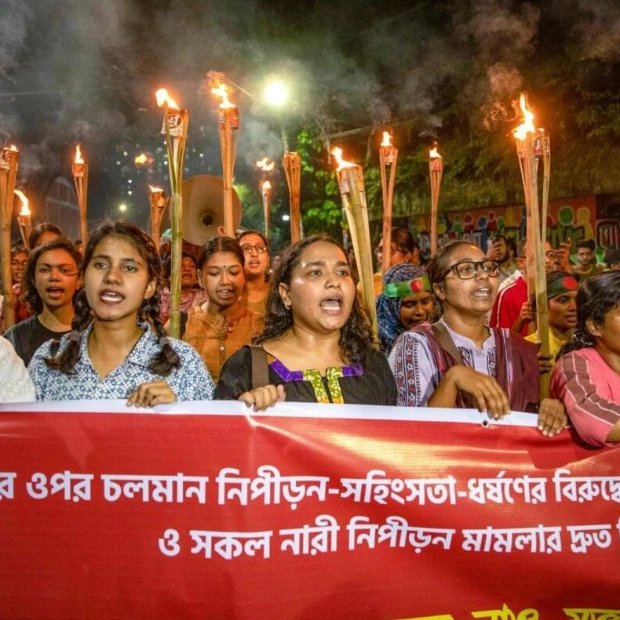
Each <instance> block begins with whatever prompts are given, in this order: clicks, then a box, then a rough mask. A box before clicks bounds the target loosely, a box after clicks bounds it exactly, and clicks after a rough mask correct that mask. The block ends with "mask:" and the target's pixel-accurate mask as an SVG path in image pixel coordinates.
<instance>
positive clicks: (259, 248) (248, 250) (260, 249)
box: [241, 243, 269, 254]
mask: <svg viewBox="0 0 620 620" xmlns="http://www.w3.org/2000/svg"><path fill="white" fill-rule="evenodd" d="M241 249H242V250H243V253H244V254H252V251H255V252H256V253H257V254H264V253H265V252H267V250H268V249H269V248H268V247H267V246H266V245H261V244H258V243H257V244H256V245H251V244H249V243H244V244H243V245H242V246H241Z"/></svg>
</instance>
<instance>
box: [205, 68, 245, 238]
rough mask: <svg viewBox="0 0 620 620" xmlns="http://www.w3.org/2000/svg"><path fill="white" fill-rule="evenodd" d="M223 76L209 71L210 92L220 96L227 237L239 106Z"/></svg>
mask: <svg viewBox="0 0 620 620" xmlns="http://www.w3.org/2000/svg"><path fill="white" fill-rule="evenodd" d="M223 79H224V76H223V74H221V73H217V72H215V71H211V72H209V80H210V82H211V83H213V84H215V83H217V84H218V86H214V87H213V88H211V93H212V94H214V95H216V96H218V97H220V98H221V100H222V101H221V103H220V109H219V123H218V126H219V131H220V150H221V153H222V181H223V185H224V232H225V234H226V236H228V237H233V238H234V237H235V224H234V220H233V191H234V190H233V171H234V168H235V157H236V154H237V130H238V129H239V125H240V118H239V108H238V107H237V106H236V105H235V104H234V103H231V102H230V100H229V99H228V89H227V88H226V85H225V84H224V82H223Z"/></svg>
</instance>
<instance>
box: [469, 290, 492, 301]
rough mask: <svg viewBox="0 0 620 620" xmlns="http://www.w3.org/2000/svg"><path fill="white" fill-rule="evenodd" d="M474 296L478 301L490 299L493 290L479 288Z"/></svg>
mask: <svg viewBox="0 0 620 620" xmlns="http://www.w3.org/2000/svg"><path fill="white" fill-rule="evenodd" d="M472 295H473V296H474V297H475V298H476V299H488V298H489V297H491V289H490V288H479V289H476V290H475V291H474V292H473V293H472Z"/></svg>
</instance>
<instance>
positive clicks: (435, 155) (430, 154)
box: [428, 145, 441, 159]
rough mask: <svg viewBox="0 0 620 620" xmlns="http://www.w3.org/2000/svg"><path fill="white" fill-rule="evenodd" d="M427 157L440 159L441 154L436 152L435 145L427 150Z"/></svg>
mask: <svg viewBox="0 0 620 620" xmlns="http://www.w3.org/2000/svg"><path fill="white" fill-rule="evenodd" d="M428 157H429V159H441V155H440V154H439V153H438V152H437V145H435V146H434V147H433V148H432V149H429V150H428Z"/></svg>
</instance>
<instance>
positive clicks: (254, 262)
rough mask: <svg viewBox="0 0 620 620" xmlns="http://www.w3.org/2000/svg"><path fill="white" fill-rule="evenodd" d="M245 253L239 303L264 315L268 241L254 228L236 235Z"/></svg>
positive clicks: (265, 307) (265, 308) (267, 290)
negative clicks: (243, 276) (243, 281)
mask: <svg viewBox="0 0 620 620" xmlns="http://www.w3.org/2000/svg"><path fill="white" fill-rule="evenodd" d="M238 241H239V245H240V246H241V249H242V250H243V254H244V255H245V268H244V271H245V286H244V287H243V293H242V295H241V303H242V304H243V305H244V306H245V307H246V308H247V309H248V310H251V311H252V312H256V314H260V315H261V316H264V315H265V312H266V311H267V293H268V292H269V277H268V274H267V272H268V270H269V242H268V241H267V239H266V237H265V236H264V235H262V234H261V233H259V232H257V231H255V230H246V231H244V232H242V233H241V234H240V235H239V237H238Z"/></svg>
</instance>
